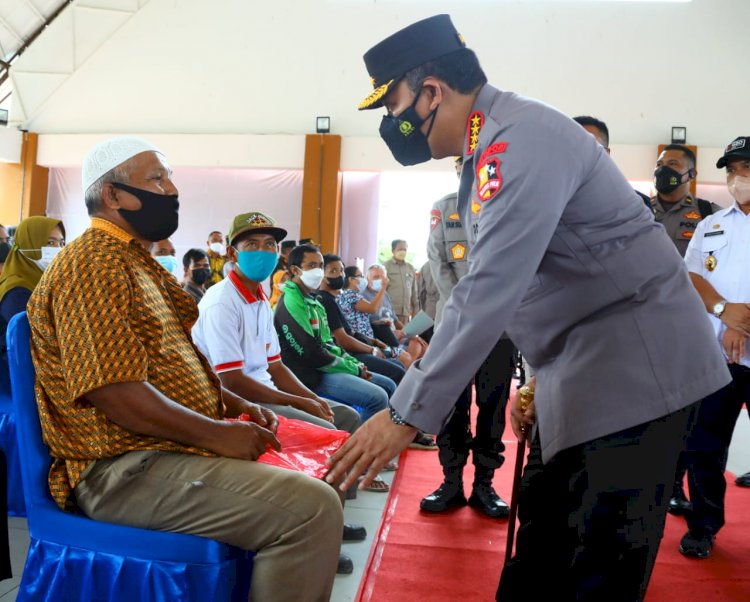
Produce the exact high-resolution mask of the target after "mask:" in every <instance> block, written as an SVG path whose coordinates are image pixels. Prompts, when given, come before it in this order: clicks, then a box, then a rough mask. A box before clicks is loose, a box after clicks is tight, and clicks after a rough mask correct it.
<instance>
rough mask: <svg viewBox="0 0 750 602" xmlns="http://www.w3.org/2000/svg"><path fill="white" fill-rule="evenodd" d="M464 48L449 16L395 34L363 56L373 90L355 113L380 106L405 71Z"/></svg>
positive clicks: (422, 22) (414, 25) (433, 19)
mask: <svg viewBox="0 0 750 602" xmlns="http://www.w3.org/2000/svg"><path fill="white" fill-rule="evenodd" d="M465 47H466V43H465V42H464V38H463V36H462V35H461V34H460V33H458V32H457V31H456V28H455V27H454V26H453V22H452V21H451V18H450V16H449V15H435V16H434V17H429V18H427V19H423V20H422V21H417V22H416V23H412V24H411V25H409V26H408V27H405V28H404V29H402V30H400V31H397V32H396V33H394V34H393V35H392V36H389V37H387V38H386V39H385V40H383V41H382V42H380V43H379V44H376V45H375V46H373V47H372V48H370V50H368V51H367V52H366V53H365V55H364V57H363V58H364V60H365V66H366V67H367V72H368V73H369V74H370V81H371V82H372V87H373V88H374V90H373V91H372V92H371V93H370V94H369V95H368V96H367V98H365V99H364V100H363V101H362V102H361V103H359V110H360V111H362V110H364V109H377V108H378V107H382V106H383V97H384V96H385V95H386V94H388V92H389V91H390V90H392V89H393V87H394V86H395V85H396V84H398V82H399V81H401V78H403V77H404V75H405V74H406V72H407V71H410V70H411V69H414V68H415V67H419V65H423V64H424V63H426V62H428V61H431V60H434V59H436V58H439V57H441V56H445V55H446V54H450V53H451V52H456V51H457V50H461V49H462V48H465Z"/></svg>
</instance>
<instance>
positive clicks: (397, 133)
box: [380, 90, 439, 165]
mask: <svg viewBox="0 0 750 602" xmlns="http://www.w3.org/2000/svg"><path fill="white" fill-rule="evenodd" d="M420 94H422V91H421V90H420V91H419V94H417V96H416V98H415V99H414V102H413V103H411V105H410V106H409V107H407V108H406V109H405V110H403V111H402V112H401V114H400V115H398V117H397V116H395V115H385V116H384V117H383V120H382V121H381V122H380V137H381V138H382V139H383V141H384V142H385V143H386V145H388V148H389V149H390V150H391V153H393V158H394V159H396V161H398V162H399V163H401V165H416V164H417V163H424V162H425V161H429V160H430V159H432V153H431V152H430V145H429V144H427V139H428V138H429V137H430V133H431V132H432V126H433V125H435V117H436V116H437V110H438V108H439V106H438V107H435V110H434V111H432V113H430V114H429V115H428V116H427V117H426V118H425V119H422V118H421V117H420V116H419V115H417V111H416V109H415V108H414V107H415V106H416V104H417V101H418V100H419V96H420ZM430 118H432V122H431V123H430V127H429V129H428V130H427V135H424V134H423V133H422V131H421V130H420V129H419V128H420V127H422V124H423V123H424V122H425V121H427V119H430Z"/></svg>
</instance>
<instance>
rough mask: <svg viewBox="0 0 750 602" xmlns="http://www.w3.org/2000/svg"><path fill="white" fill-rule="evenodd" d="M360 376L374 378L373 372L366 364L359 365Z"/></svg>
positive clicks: (368, 378)
mask: <svg viewBox="0 0 750 602" xmlns="http://www.w3.org/2000/svg"><path fill="white" fill-rule="evenodd" d="M359 377H360V378H364V379H365V380H372V374H370V371H369V370H368V369H367V366H365V365H364V364H360V365H359Z"/></svg>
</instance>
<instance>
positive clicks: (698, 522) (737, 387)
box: [687, 364, 750, 535]
mask: <svg viewBox="0 0 750 602" xmlns="http://www.w3.org/2000/svg"><path fill="white" fill-rule="evenodd" d="M729 371H730V372H731V373H732V382H731V383H729V384H728V385H727V386H726V387H724V388H723V389H719V390H718V391H716V393H714V394H712V395H709V396H708V397H706V398H704V399H703V401H701V403H700V406H699V409H698V413H697V417H696V420H695V425H694V426H693V430H692V432H691V433H690V436H689V437H688V442H687V450H688V451H687V454H688V462H689V466H688V468H689V470H688V486H689V487H690V500H691V501H692V502H693V511H692V513H690V514H689V515H688V517H687V522H688V527H689V528H690V530H691V531H697V532H704V533H710V534H712V535H715V534H716V533H717V532H718V531H719V529H721V528H722V527H723V526H724V494H725V493H726V488H727V482H726V480H725V479H724V470H726V467H727V455H728V453H729V443H730V442H731V440H732V433H733V432H734V426H735V423H736V422H737V417H738V416H739V415H740V412H741V411H742V404H743V403H750V368H746V367H745V366H740V365H738V364H729Z"/></svg>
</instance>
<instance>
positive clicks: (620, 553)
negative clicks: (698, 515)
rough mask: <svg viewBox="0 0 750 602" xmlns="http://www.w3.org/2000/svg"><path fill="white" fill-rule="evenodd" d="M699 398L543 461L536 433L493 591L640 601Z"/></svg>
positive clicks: (591, 601) (510, 597)
mask: <svg viewBox="0 0 750 602" xmlns="http://www.w3.org/2000/svg"><path fill="white" fill-rule="evenodd" d="M696 408H697V404H693V405H691V406H688V407H687V408H685V409H683V410H679V411H678V412H675V413H673V414H669V415H668V416H665V417H664V418H660V419H658V420H654V421H651V422H647V423H644V424H641V425H638V426H635V427H632V428H628V429H625V430H622V431H619V432H617V433H613V434H610V435H606V436H604V437H600V438H598V439H594V440H592V441H589V442H587V443H583V444H581V445H576V446H574V447H571V448H568V449H565V450H563V451H561V452H559V453H558V454H556V455H555V456H554V457H553V458H552V459H550V460H549V461H548V462H547V463H546V464H544V465H543V464H542V454H541V446H540V443H539V436H538V434H537V436H536V437H535V438H534V440H533V442H532V445H531V450H530V451H529V457H528V461H527V464H526V468H525V470H524V474H523V479H522V481H521V494H520V498H519V506H518V517H519V519H520V528H519V530H518V536H517V539H516V554H515V556H514V557H513V558H512V559H511V560H510V562H509V563H508V564H507V565H506V566H505V568H504V569H503V573H502V576H501V578H500V585H499V587H498V590H497V597H496V599H497V600H498V601H502V602H528V601H529V600H549V599H552V598H550V597H549V596H548V593H549V590H550V589H551V590H552V591H554V592H555V597H554V600H555V601H556V602H572V601H575V602H602V601H606V602H636V601H640V600H642V599H643V596H644V595H645V593H646V587H647V586H648V582H649V579H650V578H651V571H652V570H653V566H654V561H655V560H656V553H657V551H658V549H659V543H660V542H661V538H662V535H663V532H664V523H665V520H666V513H667V505H668V503H669V496H670V494H671V492H672V482H673V480H674V471H675V466H676V465H677V456H678V454H679V453H680V450H681V449H682V447H683V445H684V444H685V438H686V436H687V432H688V429H689V427H690V425H691V424H692V420H693V416H694V415H695V410H696Z"/></svg>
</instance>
